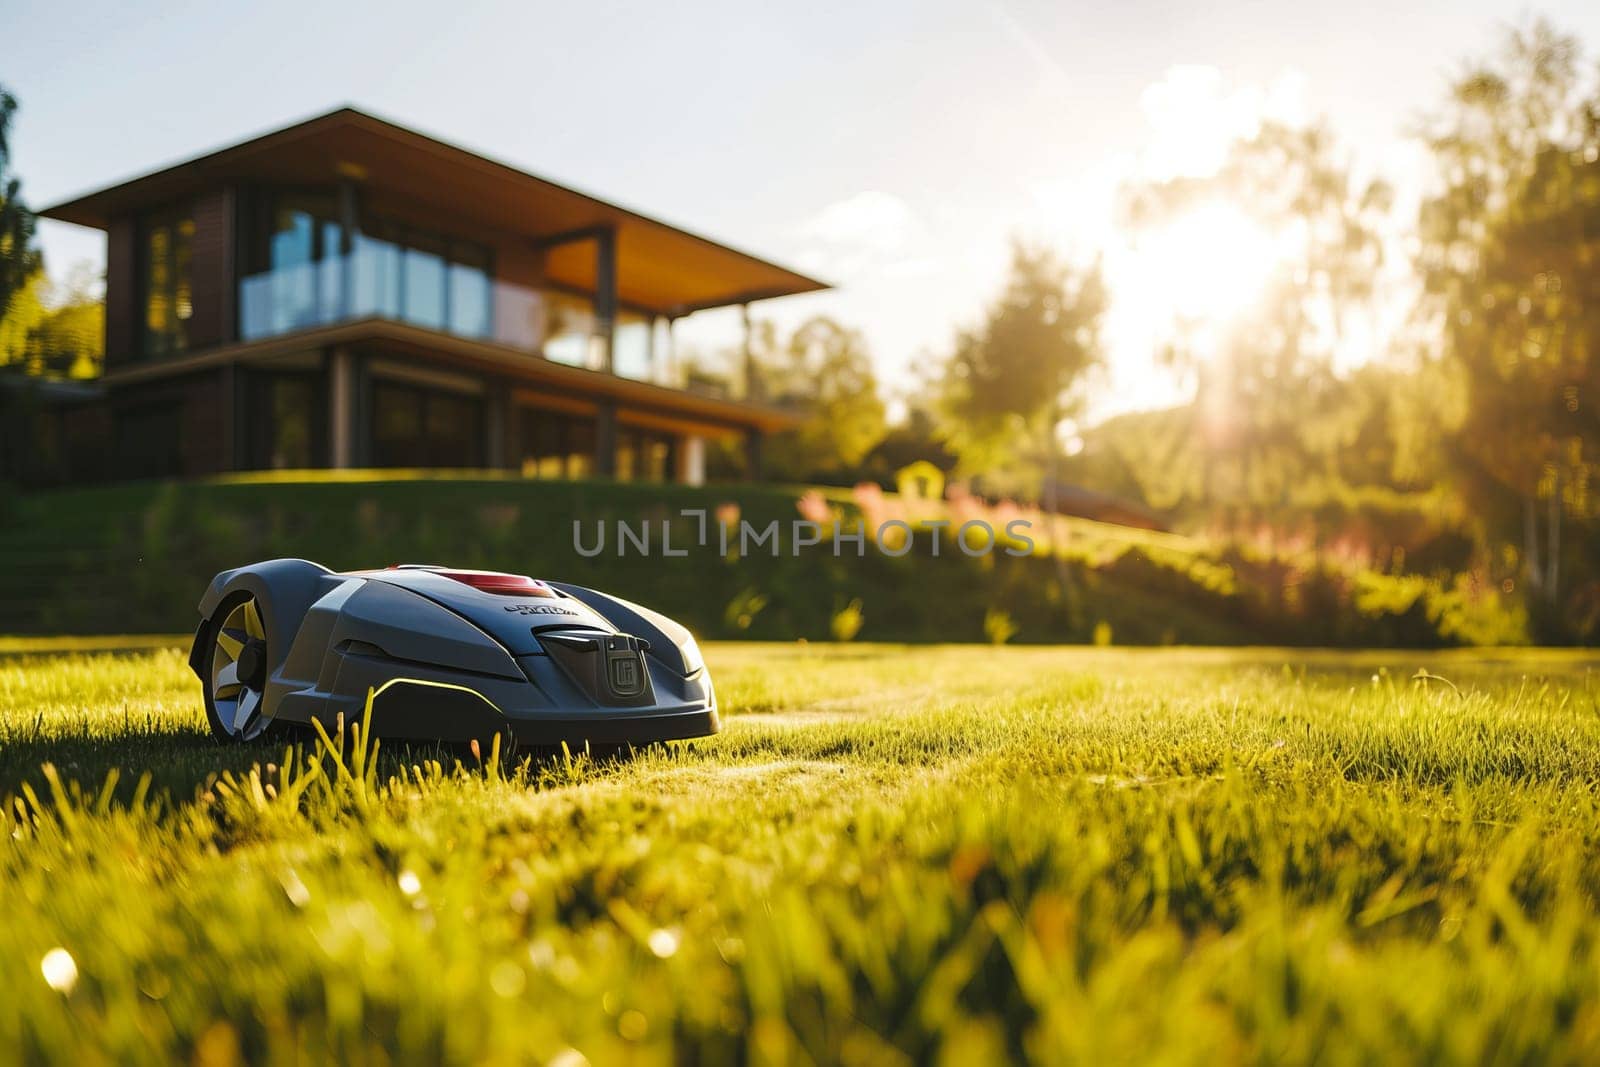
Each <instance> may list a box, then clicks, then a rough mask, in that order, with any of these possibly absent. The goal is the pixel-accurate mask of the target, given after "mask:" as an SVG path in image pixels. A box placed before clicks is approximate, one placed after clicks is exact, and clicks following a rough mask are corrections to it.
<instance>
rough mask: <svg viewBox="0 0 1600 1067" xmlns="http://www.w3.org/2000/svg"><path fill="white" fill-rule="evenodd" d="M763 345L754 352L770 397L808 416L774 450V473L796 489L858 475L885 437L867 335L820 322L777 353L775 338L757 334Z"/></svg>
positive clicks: (770, 455) (806, 326)
mask: <svg viewBox="0 0 1600 1067" xmlns="http://www.w3.org/2000/svg"><path fill="white" fill-rule="evenodd" d="M760 325H762V326H765V327H770V325H771V324H770V323H765V324H760ZM757 337H758V338H765V343H764V344H761V345H759V346H756V347H755V351H756V352H757V359H758V364H757V369H758V373H759V374H760V376H761V384H762V390H763V395H765V396H766V397H768V398H769V399H771V400H773V401H775V402H777V403H780V404H787V405H789V406H792V407H796V408H799V409H801V410H803V411H804V412H805V419H804V421H803V422H802V423H801V424H800V426H799V427H797V428H796V429H794V430H792V431H790V432H788V433H785V434H780V435H779V436H777V437H775V438H773V440H772V441H771V443H770V444H769V445H768V447H767V449H766V466H767V469H768V471H769V472H770V473H772V474H773V475H775V476H776V477H779V478H786V479H789V480H793V481H808V480H813V479H824V480H826V479H828V478H831V477H838V476H841V475H853V474H854V473H855V471H856V469H857V468H858V467H859V466H860V464H861V462H862V460H863V459H865V458H866V456H867V453H869V452H870V451H872V449H873V447H874V446H875V445H877V443H878V442H879V441H881V440H882V439H883V435H884V432H885V429H886V421H885V409H884V403H883V399H882V398H881V397H880V396H879V395H878V380H877V377H876V375H874V373H873V370H872V357H871V355H870V353H868V351H867V348H866V342H865V340H864V339H863V338H862V336H861V334H860V333H859V332H858V331H856V330H852V329H849V328H847V327H845V326H842V325H840V324H839V323H837V322H835V321H834V320H833V319H830V318H827V317H825V316H820V315H819V316H816V317H814V318H811V319H808V320H806V321H805V322H803V323H801V324H800V325H799V326H798V327H796V329H795V331H794V332H793V333H792V334H790V335H789V340H788V343H787V344H786V345H784V346H783V347H782V348H781V349H778V350H776V351H774V349H776V348H777V345H776V332H775V331H773V330H770V329H758V330H757Z"/></svg>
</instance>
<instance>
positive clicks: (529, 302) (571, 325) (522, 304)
mask: <svg viewBox="0 0 1600 1067" xmlns="http://www.w3.org/2000/svg"><path fill="white" fill-rule="evenodd" d="M390 250H392V246H384V247H380V248H377V249H369V250H363V249H361V248H359V247H358V248H357V249H356V251H354V252H352V253H351V254H349V255H345V256H337V257H334V258H330V259H324V260H321V261H317V262H311V263H303V264H297V265H294V266H290V267H277V268H274V269H272V270H270V271H266V272H263V273H261V274H256V275H252V276H250V277H248V278H245V279H243V280H242V281H241V282H240V283H239V335H240V337H241V338H242V339H244V340H246V341H253V340H258V339H261V338H266V337H278V336H282V335H283V334H287V333H293V332H295V331H297V330H305V329H311V328H313V327H317V326H329V325H332V324H334V323H339V322H349V321H352V320H355V319H364V318H381V319H391V320H393V321H396V322H404V323H409V324H411V325H414V326H421V327H424V328H426V329H430V330H438V331H439V332H441V333H446V334H449V335H451V336H454V337H463V338H467V339H470V340H475V341H488V342H491V343H493V344H497V345H502V346H505V347H507V348H512V349H515V350H517V351H519V352H525V353H528V354H529V355H534V356H541V357H543V358H545V359H549V360H551V361H553V362H557V363H564V364H566V365H568V366H574V367H585V368H588V369H590V370H601V369H603V358H604V349H603V346H602V345H601V341H600V337H599V335H598V333H597V332H596V320H595V315H594V309H593V306H592V304H591V303H590V302H589V301H588V300H587V299H586V298H584V297H581V296H575V295H572V294H569V293H566V292H562V291H557V290H549V289H536V288H533V287H530V286H524V285H517V284H514V283H511V282H506V281H501V280H498V279H492V278H489V277H488V276H486V275H485V274H484V273H483V272H482V271H479V270H474V269H470V268H464V267H461V266H460V265H458V264H446V263H443V262H442V261H438V260H435V261H434V262H433V263H431V264H419V263H411V262H410V261H407V262H405V263H404V264H402V263H401V262H400V261H399V260H397V259H396V258H395V257H394V256H393V255H390V254H387V253H388V252H389V251H390ZM421 268H426V269H421ZM659 347H660V346H658V345H657V343H656V338H655V331H654V330H653V329H652V327H651V324H650V322H649V320H647V319H644V318H643V317H640V316H633V315H628V314H624V315H622V316H620V317H619V319H618V323H617V328H616V331H615V333H614V334H613V351H612V369H613V371H614V372H615V373H617V374H619V375H622V376H623V377H627V378H635V379H638V380H641V381H650V382H655V383H656V384H660V385H671V386H681V385H682V383H681V382H680V381H678V380H677V379H678V378H679V377H681V375H679V374H677V373H676V372H675V368H671V367H668V366H666V365H665V361H664V360H663V359H660V358H658V356H657V354H658V351H659Z"/></svg>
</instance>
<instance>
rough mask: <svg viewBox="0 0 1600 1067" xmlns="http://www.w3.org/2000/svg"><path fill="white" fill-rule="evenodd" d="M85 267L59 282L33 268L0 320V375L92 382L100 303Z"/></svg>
mask: <svg viewBox="0 0 1600 1067" xmlns="http://www.w3.org/2000/svg"><path fill="white" fill-rule="evenodd" d="M95 289H96V278H95V276H94V274H93V273H92V271H91V269H90V268H89V267H88V265H87V264H80V265H79V266H78V267H77V268H75V269H74V270H73V271H72V272H71V274H70V275H69V277H68V278H67V280H66V281H65V282H64V283H61V284H57V283H55V282H52V281H51V280H50V278H49V277H48V276H47V275H46V274H45V272H44V270H43V269H42V267H41V269H39V270H37V271H35V272H34V273H33V275H32V276H31V277H29V278H28V280H27V283H26V284H24V285H23V287H22V289H21V290H20V291H19V292H17V293H16V294H15V295H13V297H12V299H11V309H10V311H9V312H7V314H6V315H5V316H4V317H3V318H0V371H5V370H13V369H14V370H18V371H21V372H22V373H23V374H27V375H30V376H33V377H43V378H94V377H98V376H99V374H100V371H101V367H102V361H103V352H102V342H103V340H104V337H105V304H104V303H103V302H102V301H101V299H100V298H99V296H98V295H97V294H96V292H95Z"/></svg>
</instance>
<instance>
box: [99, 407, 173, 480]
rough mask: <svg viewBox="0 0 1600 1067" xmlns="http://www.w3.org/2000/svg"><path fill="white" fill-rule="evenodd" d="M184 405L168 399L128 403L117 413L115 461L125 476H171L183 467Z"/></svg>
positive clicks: (122, 475) (114, 435)
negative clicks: (181, 428) (180, 426)
mask: <svg viewBox="0 0 1600 1067" xmlns="http://www.w3.org/2000/svg"><path fill="white" fill-rule="evenodd" d="M181 410H182V408H181V405H180V404H179V403H178V402H177V401H176V399H173V400H167V401H159V402H154V403H146V404H141V405H139V406H137V407H126V408H122V409H121V410H119V411H118V412H117V413H116V415H115V416H114V433H113V440H114V442H115V445H116V452H115V455H114V457H113V459H112V463H113V466H114V469H115V470H116V473H117V474H118V475H119V476H120V477H123V478H170V477H172V476H173V475H175V474H178V473H179V472H180V470H181V468H182V465H183V461H182V451H181V447H180V438H179V433H178V416H179V414H180V412H181Z"/></svg>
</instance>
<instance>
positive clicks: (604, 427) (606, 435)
mask: <svg viewBox="0 0 1600 1067" xmlns="http://www.w3.org/2000/svg"><path fill="white" fill-rule="evenodd" d="M594 473H595V477H597V478H615V477H616V476H617V405H616V402H615V401H612V400H602V401H601V402H600V410H599V411H597V412H595V416H594Z"/></svg>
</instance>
